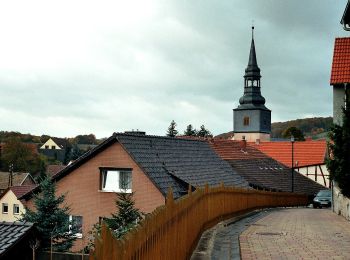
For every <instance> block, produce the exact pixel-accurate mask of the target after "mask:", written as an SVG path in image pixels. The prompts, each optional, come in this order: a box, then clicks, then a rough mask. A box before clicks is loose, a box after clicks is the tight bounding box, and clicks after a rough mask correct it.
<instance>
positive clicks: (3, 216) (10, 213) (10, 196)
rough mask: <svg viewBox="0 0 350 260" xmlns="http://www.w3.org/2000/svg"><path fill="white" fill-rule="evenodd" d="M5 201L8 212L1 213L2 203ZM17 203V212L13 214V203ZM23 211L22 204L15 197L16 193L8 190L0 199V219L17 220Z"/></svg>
mask: <svg viewBox="0 0 350 260" xmlns="http://www.w3.org/2000/svg"><path fill="white" fill-rule="evenodd" d="M3 203H7V205H8V213H7V214H3V213H2V204H3ZM14 204H18V205H19V214H13V205H14ZM24 212H25V209H24V206H23V204H22V203H21V202H20V201H19V200H18V199H17V197H16V195H15V194H14V193H13V192H12V191H11V190H8V191H7V192H6V194H5V195H4V196H3V197H2V198H1V199H0V221H8V222H13V221H17V220H19V219H20V218H21V214H22V213H24Z"/></svg>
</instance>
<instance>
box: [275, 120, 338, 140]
mask: <svg viewBox="0 0 350 260" xmlns="http://www.w3.org/2000/svg"><path fill="white" fill-rule="evenodd" d="M332 124H333V118H332V117H313V118H304V119H296V120H291V121H286V122H276V123H272V125H271V126H272V133H271V137H272V138H281V137H282V132H283V131H284V130H285V129H288V128H289V127H292V126H295V127H296V128H299V129H300V130H301V131H302V132H303V133H304V136H305V137H307V136H311V137H312V138H313V139H318V138H324V137H326V133H327V132H328V131H329V130H330V128H331V127H332Z"/></svg>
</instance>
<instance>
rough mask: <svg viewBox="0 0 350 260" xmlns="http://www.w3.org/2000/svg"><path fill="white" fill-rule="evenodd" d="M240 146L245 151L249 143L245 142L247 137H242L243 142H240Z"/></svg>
mask: <svg viewBox="0 0 350 260" xmlns="http://www.w3.org/2000/svg"><path fill="white" fill-rule="evenodd" d="M239 146H240V147H241V150H243V151H244V150H245V148H246V147H247V141H246V140H245V136H242V140H241V141H240V142H239Z"/></svg>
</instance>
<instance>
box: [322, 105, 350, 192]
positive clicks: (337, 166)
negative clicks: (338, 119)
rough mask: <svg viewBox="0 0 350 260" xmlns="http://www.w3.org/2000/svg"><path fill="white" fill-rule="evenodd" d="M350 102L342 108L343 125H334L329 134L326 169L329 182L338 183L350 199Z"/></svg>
mask: <svg viewBox="0 0 350 260" xmlns="http://www.w3.org/2000/svg"><path fill="white" fill-rule="evenodd" d="M349 105H350V102H347V104H346V108H347V109H344V108H343V125H342V126H340V125H334V126H333V128H332V130H331V132H330V135H329V137H330V140H331V142H330V143H329V146H330V154H331V156H330V159H329V160H327V168H328V170H329V173H330V178H331V180H334V181H336V182H337V183H338V185H339V188H340V189H341V192H342V193H343V194H344V195H345V196H347V197H350V108H349Z"/></svg>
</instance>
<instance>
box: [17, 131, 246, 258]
mask: <svg viewBox="0 0 350 260" xmlns="http://www.w3.org/2000/svg"><path fill="white" fill-rule="evenodd" d="M52 179H53V180H54V181H55V182H56V187H57V194H66V199H65V203H66V204H67V205H69V206H70V208H71V215H72V216H71V219H74V220H76V221H77V222H79V223H81V230H82V231H81V233H79V234H77V237H78V240H77V241H76V244H75V246H74V248H73V251H76V250H80V249H81V248H82V247H84V246H85V245H86V243H87V241H88V237H87V234H88V231H90V230H91V228H92V226H93V225H94V224H95V223H98V222H99V221H100V220H101V219H102V218H103V217H109V216H110V215H111V213H114V212H115V211H116V205H115V201H116V198H117V197H116V193H118V192H134V200H135V206H136V207H137V208H138V209H140V210H141V211H143V212H145V213H150V212H152V211H153V210H154V209H155V208H157V207H158V206H161V205H164V204H165V200H166V194H167V192H168V190H169V188H172V190H173V194H174V198H175V199H176V198H179V197H181V196H183V195H185V194H186V193H187V191H188V189H189V186H190V185H191V186H192V187H194V188H196V187H200V186H204V185H205V184H209V185H211V186H212V185H220V184H221V183H224V184H225V185H228V186H236V187H241V188H249V186H248V183H247V182H246V181H245V180H244V178H242V177H241V176H239V175H238V174H237V173H236V172H235V171H234V170H233V169H232V168H231V167H230V165H229V164H228V163H227V162H225V161H224V160H222V159H221V158H220V157H219V156H218V155H217V154H216V153H215V152H214V151H213V150H212V149H211V148H210V146H209V144H208V143H207V142H205V141H198V140H184V139H178V138H169V137H157V136H147V135H145V133H142V132H128V133H115V134H113V135H112V136H111V137H109V138H108V139H107V140H105V141H104V142H102V143H101V144H100V145H98V146H97V147H95V148H94V149H92V150H90V151H89V152H87V153H85V154H84V155H83V156H82V157H80V158H79V159H77V160H76V161H74V162H73V163H72V164H70V165H68V166H67V167H66V168H64V169H63V170H61V171H60V172H58V173H57V174H55V175H54V176H53V177H52ZM34 192H38V190H34ZM21 199H22V201H24V203H25V204H26V205H27V206H28V207H30V208H33V197H32V192H30V193H27V194H25V195H24V196H22V197H21Z"/></svg>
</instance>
